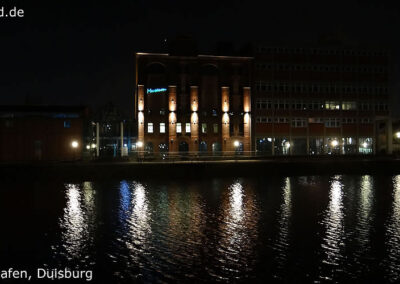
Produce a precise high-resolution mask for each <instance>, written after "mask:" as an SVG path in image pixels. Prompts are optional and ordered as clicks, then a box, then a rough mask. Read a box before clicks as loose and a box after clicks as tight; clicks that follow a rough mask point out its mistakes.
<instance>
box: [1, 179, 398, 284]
mask: <svg viewBox="0 0 400 284" xmlns="http://www.w3.org/2000/svg"><path fill="white" fill-rule="evenodd" d="M0 197H1V216H2V219H1V220H2V223H1V233H0V241H1V267H0V268H1V269H5V268H9V267H13V268H16V269H27V270H32V271H33V270H35V269H36V268H38V267H42V268H48V269H53V268H59V269H64V268H65V267H68V268H70V269H79V270H88V269H89V270H93V274H94V281H98V282H100V281H101V282H102V283H120V282H134V281H138V282H151V283H154V282H177V281H178V282H186V281H193V282H210V281H211V282H215V281H221V282H248V281H260V282H261V281H263V280H278V281H279V280H281V281H289V282H296V283H299V282H317V283H318V282H348V281H351V280H353V281H354V282H364V283H367V282H371V283H377V282H379V283H382V282H393V283H395V282H399V281H400V176H369V175H360V176H346V175H334V176H302V177H263V178H261V177H260V178H259V179H254V178H251V179H249V178H224V179H218V178H212V179H203V180H201V179H199V180H173V179H171V180H165V179H164V180H119V181H107V182H105V181H101V182H97V181H85V182H80V183H61V182H55V181H53V182H46V183H43V182H41V183H38V182H30V181H24V180H21V181H15V182H14V183H8V184H2V185H1V192H0ZM132 280H133V281H132ZM53 283H54V282H53ZM55 283H56V282H55Z"/></svg>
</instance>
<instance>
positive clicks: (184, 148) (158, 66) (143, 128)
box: [135, 52, 253, 154]
mask: <svg viewBox="0 0 400 284" xmlns="http://www.w3.org/2000/svg"><path fill="white" fill-rule="evenodd" d="M252 64H253V62H252V58H251V57H229V56H211V55H197V54H195V53H194V52H191V53H190V52H189V53H184V55H182V54H179V53H178V54H174V53H172V54H171V53H169V54H155V53H136V93H135V103H136V106H135V115H136V118H137V123H138V139H137V140H138V142H137V147H138V150H139V151H141V150H142V151H145V152H147V153H165V152H170V153H171V152H179V153H188V152H190V153H203V154H213V153H214V154H216V153H229V152H235V151H236V152H241V153H243V152H247V151H251V150H252V138H251V137H252V118H251V111H252V109H251V106H252V103H251V83H252V80H251V79H252V78H251V76H252Z"/></svg>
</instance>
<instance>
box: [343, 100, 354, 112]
mask: <svg viewBox="0 0 400 284" xmlns="http://www.w3.org/2000/svg"><path fill="white" fill-rule="evenodd" d="M342 109H343V110H354V109H357V104H356V102H342Z"/></svg>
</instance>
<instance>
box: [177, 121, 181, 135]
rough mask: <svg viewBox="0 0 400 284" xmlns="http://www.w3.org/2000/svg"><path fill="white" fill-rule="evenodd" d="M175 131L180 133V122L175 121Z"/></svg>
mask: <svg viewBox="0 0 400 284" xmlns="http://www.w3.org/2000/svg"><path fill="white" fill-rule="evenodd" d="M176 133H182V123H180V122H177V123H176Z"/></svg>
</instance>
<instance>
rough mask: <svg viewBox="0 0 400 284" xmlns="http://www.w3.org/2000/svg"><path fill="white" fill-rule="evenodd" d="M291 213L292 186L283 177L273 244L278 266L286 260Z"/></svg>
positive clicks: (282, 264) (281, 265)
mask: <svg viewBox="0 0 400 284" xmlns="http://www.w3.org/2000/svg"><path fill="white" fill-rule="evenodd" d="M291 215H292V188H291V184H290V178H289V177H287V178H285V182H284V185H283V187H282V204H281V207H280V210H279V219H278V225H279V234H278V239H277V240H276V245H275V246H274V247H275V249H276V250H278V257H277V262H278V267H279V268H282V267H283V266H284V265H285V263H287V261H288V247H289V244H290V242H289V226H290V218H291Z"/></svg>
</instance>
